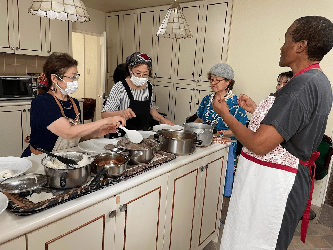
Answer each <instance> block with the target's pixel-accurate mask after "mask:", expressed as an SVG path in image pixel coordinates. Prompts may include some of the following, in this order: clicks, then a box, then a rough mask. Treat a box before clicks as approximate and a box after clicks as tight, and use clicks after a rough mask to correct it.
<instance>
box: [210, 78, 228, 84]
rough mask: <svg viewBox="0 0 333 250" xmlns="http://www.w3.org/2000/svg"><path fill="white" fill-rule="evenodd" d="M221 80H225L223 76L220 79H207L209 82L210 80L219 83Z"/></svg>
mask: <svg viewBox="0 0 333 250" xmlns="http://www.w3.org/2000/svg"><path fill="white" fill-rule="evenodd" d="M223 81H225V78H222V79H217V78H210V79H209V82H210V83H213V82H216V84H218V83H220V82H223Z"/></svg>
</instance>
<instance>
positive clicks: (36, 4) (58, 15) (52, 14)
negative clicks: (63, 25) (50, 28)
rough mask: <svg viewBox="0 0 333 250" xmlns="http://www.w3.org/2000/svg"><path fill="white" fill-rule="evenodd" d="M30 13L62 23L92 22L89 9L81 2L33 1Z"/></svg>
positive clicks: (76, 0) (71, 0)
mask: <svg viewBox="0 0 333 250" xmlns="http://www.w3.org/2000/svg"><path fill="white" fill-rule="evenodd" d="M28 12H29V13H31V14H33V15H37V16H41V17H48V18H50V19H59V20H61V21H67V20H69V21H72V22H89V21H90V17H89V15H88V12H87V9H86V7H85V6H84V3H83V2H82V1H81V0H33V1H32V3H31V5H30V7H29V9H28Z"/></svg>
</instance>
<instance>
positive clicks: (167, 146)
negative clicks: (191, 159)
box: [157, 130, 201, 155]
mask: <svg viewBox="0 0 333 250" xmlns="http://www.w3.org/2000/svg"><path fill="white" fill-rule="evenodd" d="M157 133H158V135H159V141H160V144H161V150H162V151H166V152H170V153H174V154H177V155H188V154H191V153H193V152H194V151H195V146H196V145H200V144H201V141H199V140H197V135H196V133H194V132H192V131H185V130H184V131H169V130H160V131H158V132H157Z"/></svg>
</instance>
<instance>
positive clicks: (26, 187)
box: [0, 173, 47, 193]
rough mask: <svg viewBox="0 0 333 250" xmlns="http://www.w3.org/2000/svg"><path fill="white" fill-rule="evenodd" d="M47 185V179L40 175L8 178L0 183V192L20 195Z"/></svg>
mask: <svg viewBox="0 0 333 250" xmlns="http://www.w3.org/2000/svg"><path fill="white" fill-rule="evenodd" d="M46 184H47V177H46V176H45V175H42V174H33V173H31V174H25V175H20V176H17V177H13V178H9V179H6V180H4V181H2V182H1V183H0V190H1V191H3V192H6V193H21V192H26V191H31V190H34V189H37V188H39V187H41V186H44V185H46Z"/></svg>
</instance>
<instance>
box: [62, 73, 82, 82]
mask: <svg viewBox="0 0 333 250" xmlns="http://www.w3.org/2000/svg"><path fill="white" fill-rule="evenodd" d="M63 77H67V78H69V79H71V80H72V81H74V80H79V78H80V74H77V75H75V76H63Z"/></svg>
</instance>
